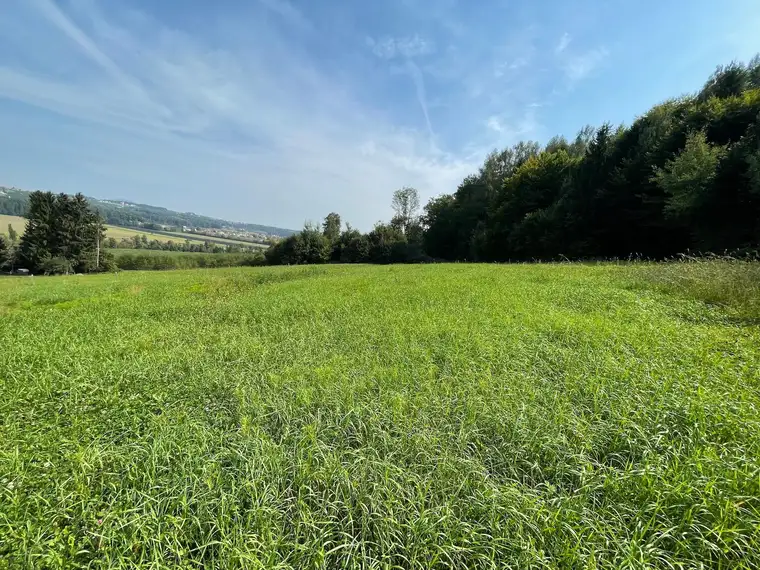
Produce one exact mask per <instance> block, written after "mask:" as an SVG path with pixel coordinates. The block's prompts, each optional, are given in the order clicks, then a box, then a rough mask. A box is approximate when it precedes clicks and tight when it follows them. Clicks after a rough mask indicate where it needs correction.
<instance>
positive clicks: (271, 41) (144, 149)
mask: <svg viewBox="0 0 760 570" xmlns="http://www.w3.org/2000/svg"><path fill="white" fill-rule="evenodd" d="M758 30H760V2H758V1H757V0H724V1H723V2H717V1H715V0H656V1H655V0H577V1H573V2H567V1H554V0H544V1H534V0H376V1H374V2H372V1H368V0H331V1H328V0H320V1H317V0H214V1H213V2H212V1H209V0H161V1H156V0H0V133H2V136H0V184H1V185H6V186H16V187H19V188H24V189H45V190H51V191H54V192H67V193H74V192H83V193H84V194H86V195H89V196H94V197H97V198H103V199H126V200H131V201H134V202H142V203H148V204H153V205H158V206H165V207H167V208H171V209H174V210H180V211H193V212H196V213H200V214H206V215H211V216H217V217H221V218H225V219H230V220H235V221H246V222H253V223H262V224H271V225H277V226H281V227H289V228H299V227H301V226H302V225H303V223H304V222H305V221H309V220H314V221H316V220H319V219H321V218H323V217H324V216H325V215H326V214H327V213H329V212H331V211H337V212H338V213H340V214H341V216H342V217H343V219H344V221H348V222H351V224H352V225H354V226H355V227H359V228H360V229H363V230H367V229H370V228H371V226H372V225H373V223H375V222H376V221H378V220H381V219H386V220H387V219H389V218H390V216H391V211H390V201H391V195H392V193H393V191H394V190H396V189H397V188H400V187H402V186H413V187H415V188H417V189H418V190H419V192H420V195H421V198H422V201H423V203H424V202H426V201H427V199H428V198H430V197H432V196H436V195H439V194H442V193H451V192H453V191H455V190H456V187H457V184H458V183H459V182H460V181H461V180H462V179H463V178H464V177H465V176H466V175H468V174H470V173H473V172H476V171H477V168H478V166H479V165H480V164H482V161H483V159H484V157H485V156H486V154H487V153H488V152H489V151H491V150H493V149H495V148H503V147H505V146H508V145H511V144H514V143H516V142H518V141H520V140H536V141H538V142H541V143H545V142H546V141H547V140H548V139H549V138H551V137H552V136H553V135H556V134H562V135H565V136H567V137H568V138H570V137H573V136H574V135H575V133H576V132H577V131H578V130H579V129H580V128H581V127H583V126H584V125H586V124H592V125H599V124H602V123H603V122H605V121H609V122H612V123H613V124H619V123H626V124H630V123H631V122H632V121H633V120H634V119H635V117H636V116H637V115H640V114H642V113H644V112H646V110H647V109H649V108H650V107H651V106H652V105H654V104H656V103H658V102H661V101H663V100H665V99H667V98H669V97H673V96H677V95H680V94H683V93H689V92H693V91H696V90H697V89H699V88H700V86H701V85H702V84H703V83H704V81H705V80H706V79H707V77H708V76H709V75H710V73H711V72H712V71H713V70H714V69H715V67H716V66H717V65H719V64H725V63H729V62H730V61H732V60H735V59H736V60H743V61H746V60H748V59H750V58H751V57H752V55H754V54H755V53H757V52H759V51H760V33H758Z"/></svg>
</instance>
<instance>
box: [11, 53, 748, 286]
mask: <svg viewBox="0 0 760 570" xmlns="http://www.w3.org/2000/svg"><path fill="white" fill-rule="evenodd" d="M392 207H393V210H394V214H395V215H394V216H393V218H392V219H391V220H390V222H378V223H377V224H376V225H375V226H374V228H373V229H372V230H371V231H370V232H367V233H362V232H360V231H358V230H356V229H354V228H352V227H351V226H350V225H348V224H347V225H346V226H345V227H343V225H342V220H341V217H340V215H339V214H337V213H331V214H329V215H328V216H327V217H326V218H325V220H324V222H323V223H322V224H321V225H316V224H307V225H306V226H305V227H304V229H303V230H302V231H300V232H298V233H295V234H293V235H291V236H289V237H287V238H285V239H282V240H280V241H279V242H277V243H275V244H274V245H272V246H271V247H270V248H269V249H268V250H267V252H266V254H265V258H266V262H267V263H268V264H271V265H282V264H305V263H310V264H313V263H328V262H341V263H409V262H421V261H430V260H451V261H455V260H459V261H510V260H515V261H518V260H553V259H563V258H570V259H590V258H614V257H617V258H621V257H629V256H632V255H640V256H644V257H648V258H654V259H662V258H666V257H669V256H673V255H676V254H679V253H683V252H686V251H689V250H692V251H694V250H697V251H703V252H713V253H721V252H724V251H726V250H730V251H737V250H755V249H756V248H758V246H759V245H760V57H759V56H756V57H755V58H754V59H752V60H751V61H750V62H749V63H747V64H742V63H736V62H734V63H731V64H729V65H727V66H721V67H719V68H718V69H717V70H716V71H715V73H713V74H712V75H711V77H710V78H709V79H708V80H707V82H706V83H705V85H704V87H703V88H702V89H701V90H700V91H699V92H698V93H695V94H692V95H686V96H682V97H678V98H675V99H671V100H668V101H665V102H663V103H661V104H659V105H656V106H655V107H653V108H652V109H650V110H649V111H648V112H647V113H645V114H644V115H642V116H641V117H639V118H637V119H636V120H635V121H634V122H633V124H632V125H630V126H628V127H626V126H619V127H616V128H615V127H613V126H612V125H610V124H604V125H602V126H600V127H596V128H595V127H591V126H587V127H584V128H583V129H582V130H581V131H580V132H579V133H578V135H577V136H576V137H575V138H574V139H573V140H566V139H565V138H564V137H562V136H557V137H554V138H552V139H551V140H549V142H548V143H547V144H546V145H544V146H541V145H540V144H538V143H536V142H531V141H528V142H520V143H518V144H516V145H514V146H512V147H509V148H506V149H503V150H501V151H494V152H492V153H491V154H490V155H488V157H486V159H485V161H484V163H483V165H482V166H481V167H480V169H479V170H478V172H476V173H473V174H472V175H470V176H468V177H466V178H465V179H464V180H463V181H462V182H461V183H460V184H459V186H458V188H457V189H456V191H454V192H453V193H452V194H445V195H443V196H438V197H436V198H433V199H431V200H430V201H429V202H428V203H427V204H426V205H425V206H424V208H423V209H422V211H421V212H420V200H419V194H418V193H417V191H416V190H415V189H413V188H402V189H401V190H398V191H396V192H395V193H394V195H393V199H392ZM27 217H28V218H29V222H28V225H27V231H26V233H25V234H24V236H23V238H22V239H21V241H20V243H19V244H18V245H17V246H15V245H13V244H9V243H8V241H7V240H2V241H0V263H4V264H5V265H6V266H7V265H8V263H9V260H12V263H16V264H19V265H20V266H24V267H27V268H29V269H32V270H36V271H47V272H61V271H68V270H71V271H92V270H99V269H102V268H104V267H108V266H109V265H110V264H112V259H111V258H109V257H108V256H107V255H106V256H105V257H104V256H103V249H102V247H101V246H102V244H103V238H104V231H105V230H104V226H103V220H102V219H101V218H100V216H99V215H98V214H97V213H96V212H94V211H92V210H91V209H89V208H88V207H87V202H86V200H85V199H84V197H83V196H81V195H80V194H78V195H77V196H74V197H73V198H71V197H68V196H66V195H65V194H61V195H59V196H54V195H53V194H50V193H46V192H34V193H32V194H30V195H29V200H28V213H27ZM138 242H139V243H138ZM106 245H109V246H113V245H114V244H113V242H111V241H110V240H109V242H108V243H107V244H106ZM116 245H117V247H118V245H119V244H118V243H117V244H116ZM125 245H126V244H125ZM133 245H134V246H135V247H144V246H145V245H146V244H145V243H144V241H143V240H142V239H141V238H140V239H138V240H137V241H134V242H133ZM161 247H162V248H163V247H166V246H161ZM179 247H180V248H181V246H179ZM98 251H99V252H100V253H98Z"/></svg>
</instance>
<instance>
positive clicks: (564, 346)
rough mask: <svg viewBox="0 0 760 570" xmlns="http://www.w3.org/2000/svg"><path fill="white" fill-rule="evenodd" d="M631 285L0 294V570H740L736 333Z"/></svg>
mask: <svg viewBox="0 0 760 570" xmlns="http://www.w3.org/2000/svg"><path fill="white" fill-rule="evenodd" d="M666 270H667V271H671V269H670V268H666ZM652 271H653V269H652V266H650V265H640V266H637V267H630V266H615V265H600V266H583V265H570V264H563V265H533V266H531V265H513V266H495V265H492V266H485V265H439V266H435V265H431V266H404V267H400V266H389V267H369V266H359V267H348V266H330V267H325V266H323V267H292V268H239V269H218V270H209V271H203V270H197V271H184V272H183V271H176V272H166V273H145V272H135V273H120V274H119V275H112V274H109V275H96V276H80V277H75V276H69V277H51V278H39V277H34V278H25V279H24V278H4V279H0V322H1V323H2V326H0V347H2V351H0V568H2V567H5V568H14V569H15V568H152V569H153V568H156V569H157V568H177V567H182V568H224V569H227V568H253V569H255V568H283V569H284V568H329V569H333V568H452V567H454V568H494V569H495V568H573V569H575V568H579V569H580V568H648V567H651V568H699V567H702V568H746V569H749V568H757V567H758V566H760V377H759V375H760V372H759V371H760V329H759V328H758V327H757V326H756V325H754V324H752V323H751V322H746V321H738V320H736V319H734V318H733V314H732V313H731V310H730V307H729V305H728V304H714V303H712V304H707V303H705V302H703V301H704V300H703V299H699V298H697V297H695V296H694V295H690V294H689V292H688V290H687V289H685V288H683V287H680V286H679V287H680V288H679V287H676V288H675V289H673V288H671V289H669V290H665V289H664V288H663V287H662V286H661V284H659V283H658V282H657V279H655V278H654V277H653V273H652Z"/></svg>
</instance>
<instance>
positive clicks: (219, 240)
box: [161, 232, 268, 249]
mask: <svg viewBox="0 0 760 570" xmlns="http://www.w3.org/2000/svg"><path fill="white" fill-rule="evenodd" d="M161 233H162V234H163V235H165V236H172V237H176V238H178V239H181V240H185V239H189V240H190V241H194V240H201V241H203V240H208V241H210V242H212V243H221V244H231V245H245V246H248V247H257V248H260V249H266V248H267V247H268V246H267V245H265V244H262V243H254V242H251V241H244V240H239V239H230V238H223V237H216V236H205V235H202V234H193V233H185V232H161ZM175 241H176V239H175Z"/></svg>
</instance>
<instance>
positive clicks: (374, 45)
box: [367, 34, 435, 59]
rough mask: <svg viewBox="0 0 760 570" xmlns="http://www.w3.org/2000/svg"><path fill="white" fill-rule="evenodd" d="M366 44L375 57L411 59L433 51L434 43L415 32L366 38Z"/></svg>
mask: <svg viewBox="0 0 760 570" xmlns="http://www.w3.org/2000/svg"><path fill="white" fill-rule="evenodd" d="M367 45H368V46H369V47H370V49H371V50H372V53H374V54H375V55H376V56H377V57H380V58H382V59H394V58H397V57H403V58H407V59H411V58H414V57H420V56H423V55H429V54H431V53H433V52H434V51H435V45H434V44H433V43H432V42H430V41H428V40H426V39H424V38H421V37H420V36H419V35H417V34H415V35H413V36H407V37H398V38H394V37H384V38H381V39H379V40H376V39H374V38H367Z"/></svg>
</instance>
